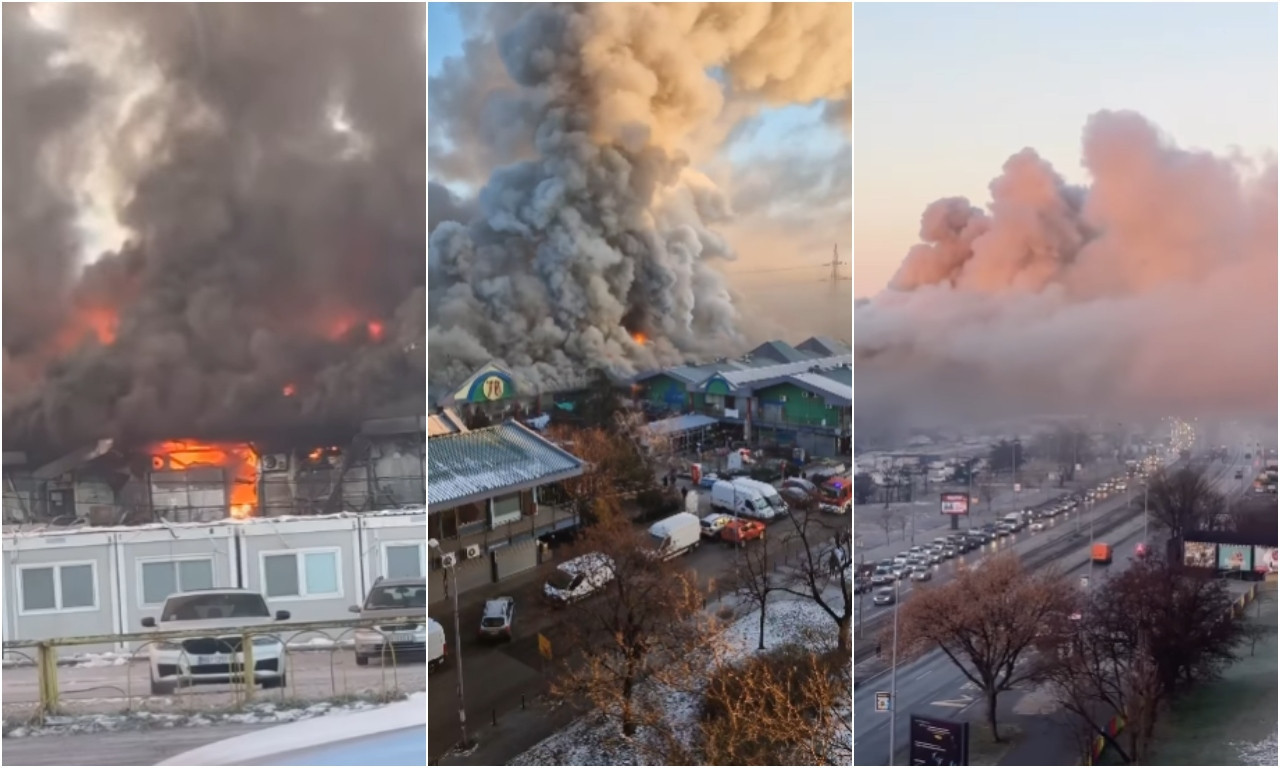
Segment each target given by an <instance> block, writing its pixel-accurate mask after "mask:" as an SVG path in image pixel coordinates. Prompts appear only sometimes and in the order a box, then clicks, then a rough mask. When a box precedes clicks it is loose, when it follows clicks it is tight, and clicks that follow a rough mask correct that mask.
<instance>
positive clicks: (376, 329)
mask: <svg viewBox="0 0 1280 768" xmlns="http://www.w3.org/2000/svg"><path fill="white" fill-rule="evenodd" d="M365 327H366V328H368V330H369V338H371V339H373V340H374V341H382V323H380V322H378V321H377V320H370V321H369V322H368V323H367V324H366V326H365Z"/></svg>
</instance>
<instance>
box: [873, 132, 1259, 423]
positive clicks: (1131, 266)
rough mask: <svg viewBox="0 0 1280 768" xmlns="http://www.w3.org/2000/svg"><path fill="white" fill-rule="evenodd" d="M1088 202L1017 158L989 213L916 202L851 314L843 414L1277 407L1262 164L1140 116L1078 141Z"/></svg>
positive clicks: (1082, 191)
mask: <svg viewBox="0 0 1280 768" xmlns="http://www.w3.org/2000/svg"><path fill="white" fill-rule="evenodd" d="M1083 144H1084V153H1083V154H1084V167H1085V168H1086V170H1087V171H1088V173H1089V175H1090V176H1091V177H1092V181H1091V184H1090V185H1089V186H1088V187H1087V188H1075V187H1071V186H1069V185H1066V184H1064V182H1063V181H1062V179H1061V178H1060V177H1059V176H1058V175H1057V174H1056V173H1055V172H1054V170H1053V168H1052V167H1051V166H1050V165H1049V163H1047V162H1046V161H1045V160H1043V159H1042V158H1040V157H1039V156H1038V155H1037V154H1036V153H1035V152H1034V151H1033V150H1030V149H1025V150H1023V151H1022V152H1019V153H1018V154H1015V155H1014V156H1012V157H1011V158H1010V159H1009V160H1008V162H1007V163H1005V166H1004V171H1003V173H1002V174H1001V175H1000V176H999V177H998V178H996V179H995V180H994V181H993V182H992V183H991V187H990V189H991V203H990V205H989V208H988V210H987V211H982V210H980V209H978V208H976V207H974V206H972V205H971V204H970V203H969V201H968V200H965V199H963V198H945V199H942V200H939V201H937V202H935V203H933V204H932V205H930V206H929V207H928V208H927V209H926V210H925V212H924V216H923V217H922V220H921V230H920V237H921V240H922V241H923V243H922V244H921V245H917V246H915V247H914V248H912V249H911V250H910V252H909V253H908V254H907V257H906V259H905V260H904V261H903V263H902V265H901V267H900V268H899V270H898V272H897V274H896V275H895V276H894V278H893V280H892V282H891V284H890V287H889V289H888V290H887V291H885V292H883V293H881V294H880V295H878V296H876V297H875V298H874V299H873V300H872V301H871V302H869V303H867V304H864V305H861V306H859V307H858V308H857V309H856V310H855V316H854V329H855V347H856V355H857V359H858V366H857V368H856V371H857V377H858V387H857V400H858V402H857V405H856V408H857V417H858V419H859V422H860V424H863V425H865V426H867V427H868V428H876V427H879V428H883V427H884V425H885V424H886V422H898V423H900V424H902V423H909V422H913V421H914V422H916V423H937V422H938V421H952V422H956V421H959V422H965V421H970V420H977V419H984V418H992V417H995V416H999V415H1004V416H1014V415H1020V414H1027V413H1031V412H1046V411H1051V412H1059V413H1061V412H1075V413H1084V414H1103V413H1124V414H1130V415H1140V416H1142V417H1147V416H1158V415H1166V414H1170V413H1177V414H1183V415H1202V416H1203V415H1217V416H1229V417H1235V416H1263V417H1265V418H1267V420H1269V421H1270V420H1273V414H1274V413H1275V409H1276V385H1277V382H1276V346H1277V339H1276V322H1275V317H1276V309H1277V304H1276V263H1277V257H1276V253H1277V237H1276V164H1275V160H1274V158H1272V159H1269V160H1268V161H1266V162H1265V163H1261V164H1251V163H1248V162H1245V161H1244V160H1241V159H1239V158H1224V157H1216V156H1213V155H1211V154H1207V153H1204V152H1195V151H1188V150H1183V149H1179V148H1177V147H1176V146H1174V145H1173V143H1172V142H1171V141H1170V140H1168V139H1167V138H1165V137H1164V136H1162V135H1161V134H1160V133H1159V131H1158V130H1157V129H1156V127H1155V126H1153V125H1152V124H1151V123H1149V122H1148V121H1147V120H1146V119H1144V118H1143V117H1141V116H1139V115H1137V114H1134V113H1130V112H1099V113H1097V114H1095V115H1093V116H1092V117H1091V118H1090V119H1089V121H1088V123H1087V125H1086V126H1085V130H1084V142H1083Z"/></svg>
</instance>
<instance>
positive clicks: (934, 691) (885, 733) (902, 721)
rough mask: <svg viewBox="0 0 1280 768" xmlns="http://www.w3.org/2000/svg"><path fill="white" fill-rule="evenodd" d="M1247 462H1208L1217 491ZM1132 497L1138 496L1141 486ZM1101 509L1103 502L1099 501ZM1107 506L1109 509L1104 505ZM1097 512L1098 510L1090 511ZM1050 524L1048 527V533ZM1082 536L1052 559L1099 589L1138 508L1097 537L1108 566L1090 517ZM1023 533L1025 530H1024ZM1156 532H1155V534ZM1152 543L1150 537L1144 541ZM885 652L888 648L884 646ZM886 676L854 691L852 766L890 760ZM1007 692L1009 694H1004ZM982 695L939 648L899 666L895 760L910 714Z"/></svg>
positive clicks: (1139, 524) (903, 748)
mask: <svg viewBox="0 0 1280 768" xmlns="http://www.w3.org/2000/svg"><path fill="white" fill-rule="evenodd" d="M1247 464H1248V462H1246V461H1245V460H1244V459H1243V458H1242V457H1241V456H1240V455H1239V454H1237V455H1236V456H1235V457H1234V461H1231V462H1228V463H1227V464H1219V465H1215V466H1211V467H1210V468H1209V472H1210V473H1211V475H1212V476H1213V477H1214V478H1215V482H1216V485H1217V487H1218V490H1219V491H1220V492H1223V493H1228V494H1231V493H1234V492H1236V491H1237V489H1238V487H1239V481H1238V480H1235V479H1234V474H1235V470H1236V469H1239V468H1241V467H1246V466H1247ZM1130 488H1131V491H1130V492H1131V493H1136V494H1138V495H1135V496H1134V497H1133V498H1138V499H1140V498H1141V495H1140V494H1141V487H1140V486H1139V487H1138V489H1137V490H1136V491H1134V490H1132V488H1133V486H1132V485H1131V486H1130ZM1125 498H1126V495H1125V494H1121V496H1120V503H1122V504H1123V503H1125ZM1099 506H1100V507H1103V508H1104V509H1105V508H1106V506H1107V503H1106V502H1104V503H1103V504H1102V505H1099ZM1108 511H1109V510H1108ZM1093 514H1096V511H1095V512H1094V513H1093ZM1053 523H1054V524H1055V528H1056V529H1063V527H1064V526H1066V529H1065V530H1064V531H1063V533H1064V534H1066V533H1067V532H1071V533H1073V532H1074V530H1075V526H1076V522H1075V521H1072V520H1064V519H1063V518H1062V517H1061V516H1060V517H1058V518H1056V519H1055V520H1054V521H1053ZM1051 530H1053V529H1046V531H1044V532H1041V533H1047V532H1049V531H1051ZM1084 531H1085V536H1084V537H1082V538H1081V539H1079V542H1078V544H1077V546H1074V547H1071V548H1070V549H1069V550H1068V551H1067V552H1066V553H1065V554H1064V555H1062V556H1061V557H1059V558H1058V559H1056V560H1055V561H1054V562H1053V563H1052V565H1053V566H1055V567H1057V568H1059V569H1061V570H1062V571H1063V573H1064V574H1065V576H1066V578H1068V579H1072V580H1075V581H1078V580H1079V579H1080V577H1081V576H1085V575H1088V576H1089V588H1091V589H1098V588H1101V587H1102V586H1103V585H1104V584H1105V582H1106V579H1107V578H1109V577H1112V576H1115V575H1116V574H1118V573H1121V572H1123V571H1124V570H1125V569H1126V568H1128V567H1129V565H1130V563H1131V562H1132V559H1131V558H1132V556H1133V554H1134V550H1135V548H1136V546H1137V544H1138V543H1139V542H1141V541H1144V536H1145V535H1146V534H1145V533H1144V531H1145V527H1144V521H1143V516H1142V514H1141V513H1138V514H1137V515H1136V517H1135V518H1134V519H1132V520H1130V521H1128V522H1126V523H1124V524H1122V525H1121V526H1119V527H1118V528H1115V529H1113V530H1112V531H1111V532H1109V533H1108V534H1106V535H1105V536H1099V537H1098V538H1099V539H1100V540H1103V541H1106V542H1108V543H1110V544H1111V546H1112V550H1113V552H1114V557H1113V560H1112V563H1111V565H1110V566H1095V565H1092V564H1091V563H1090V544H1091V542H1090V541H1089V540H1088V538H1087V531H1088V518H1087V517H1085V518H1084ZM1024 534H1025V532H1024ZM1153 535H1154V534H1153ZM1147 543H1148V544H1150V542H1147ZM886 652H887V649H886ZM889 687H890V675H889V674H888V673H887V672H886V673H885V674H883V675H881V676H878V677H877V678H876V679H874V680H871V681H864V683H863V685H861V686H860V687H859V688H858V689H857V690H856V691H855V692H854V711H855V712H856V713H857V715H856V716H855V718H854V758H855V759H854V764H855V765H888V764H889V760H888V758H889V724H890V718H889V715H887V714H884V713H877V712H876V711H875V692H876V691H877V690H889ZM1003 695H1004V696H1006V697H1007V696H1010V695H1011V694H1008V693H1006V694H1003ZM981 702H982V694H981V691H979V690H978V688H977V686H976V685H974V684H973V683H971V682H969V681H968V680H967V678H965V677H964V675H963V673H961V672H960V670H958V669H957V668H956V667H955V665H954V664H953V663H952V662H951V661H950V660H949V659H948V658H947V657H946V656H945V655H944V654H943V653H942V652H941V651H934V652H932V653H928V654H926V655H924V656H922V657H920V658H918V659H916V660H913V661H911V662H908V663H906V664H903V665H901V666H900V667H898V670H897V690H896V695H895V696H894V704H895V708H896V710H897V717H896V724H895V729H894V730H895V737H894V752H895V759H894V761H893V762H894V764H895V765H904V764H906V761H907V759H908V758H907V755H908V750H909V740H908V737H909V729H910V715H912V714H918V715H924V716H932V717H937V718H942V719H951V720H954V719H959V718H962V717H967V716H968V715H969V712H968V710H970V708H971V707H973V706H975V705H979V706H980V705H981Z"/></svg>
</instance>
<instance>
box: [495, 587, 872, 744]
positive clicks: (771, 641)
mask: <svg viewBox="0 0 1280 768" xmlns="http://www.w3.org/2000/svg"><path fill="white" fill-rule="evenodd" d="M827 597H828V599H834V600H837V601H838V599H839V598H838V597H836V596H834V595H828V596H827ZM835 604H838V603H835ZM709 610H714V608H709ZM724 638H725V639H726V640H727V641H728V646H729V653H728V656H729V659H730V660H738V659H741V658H744V657H746V656H747V655H749V654H752V653H755V652H756V651H757V647H758V645H759V639H760V611H759V610H753V611H749V612H747V613H746V614H745V615H742V616H740V617H739V618H737V619H736V620H734V621H733V622H732V623H731V624H729V625H728V627H727V628H726V629H725V632H724ZM764 638H765V639H764V642H765V648H766V649H773V648H777V647H779V646H782V645H786V644H792V643H794V644H799V645H804V646H806V647H809V648H812V649H814V650H827V649H829V648H834V647H835V646H836V625H835V622H834V621H833V620H832V619H831V617H830V616H829V615H828V614H827V613H826V612H825V611H823V610H822V608H820V607H819V606H818V605H817V604H815V603H814V602H813V601H812V600H805V599H801V598H797V597H794V596H791V595H785V596H779V595H773V596H771V597H770V601H769V607H768V610H767V611H766V612H765V631H764ZM850 662H852V659H850ZM705 684H706V681H705V679H704V680H701V681H692V684H691V685H690V686H689V690H685V691H673V690H670V689H666V688H662V687H659V686H655V685H651V684H645V685H642V686H641V690H640V691H638V692H637V696H641V697H645V698H647V699H648V700H651V701H655V702H656V703H658V704H659V705H660V707H661V711H662V713H663V715H662V718H663V725H664V730H668V731H669V733H670V734H671V735H673V736H674V737H675V738H677V739H679V740H680V741H681V742H682V743H683V744H684V745H685V747H686V748H688V747H690V746H692V745H691V743H690V738H691V737H692V736H693V735H694V734H695V733H696V728H697V723H698V718H699V716H700V714H701V711H702V688H703V686H705ZM852 706H853V703H852V701H850V703H849V705H848V706H847V707H843V708H842V711H839V712H837V715H838V716H839V717H842V718H844V720H845V721H851V720H852V716H853V715H852ZM657 738H658V734H657V733H651V732H648V731H647V729H641V730H640V731H639V732H638V733H637V734H636V736H634V737H630V738H628V737H626V736H624V735H623V734H622V732H621V729H620V728H619V726H618V721H617V719H616V718H609V717H605V716H604V715H603V714H601V713H599V712H592V713H589V714H587V715H584V716H583V717H581V718H579V719H577V720H575V721H574V722H572V723H570V724H569V726H568V727H566V728H565V729H563V730H561V731H560V732H558V733H556V734H554V735H552V736H550V737H548V738H546V739H544V740H543V741H541V742H539V743H538V744H536V745H534V746H533V747H531V748H530V749H528V750H527V751H525V752H524V753H523V754H521V755H519V756H518V757H516V758H515V759H514V760H512V761H511V762H509V763H508V765H650V764H652V763H651V757H650V756H651V755H653V754H654V753H655V752H656V751H657V750H658V746H659V744H658V741H657ZM837 751H838V752H839V754H837V755H833V756H832V760H833V761H832V764H833V765H842V764H844V765H851V764H852V763H853V730H852V729H851V728H850V729H849V731H848V743H847V744H842V745H840V746H839V747H838V748H837Z"/></svg>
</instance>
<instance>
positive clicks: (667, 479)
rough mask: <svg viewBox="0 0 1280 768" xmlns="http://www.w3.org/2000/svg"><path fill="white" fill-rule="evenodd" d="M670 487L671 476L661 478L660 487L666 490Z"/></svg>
mask: <svg viewBox="0 0 1280 768" xmlns="http://www.w3.org/2000/svg"><path fill="white" fill-rule="evenodd" d="M670 485H671V475H663V476H662V487H663V488H667V487H669V486H670Z"/></svg>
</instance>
